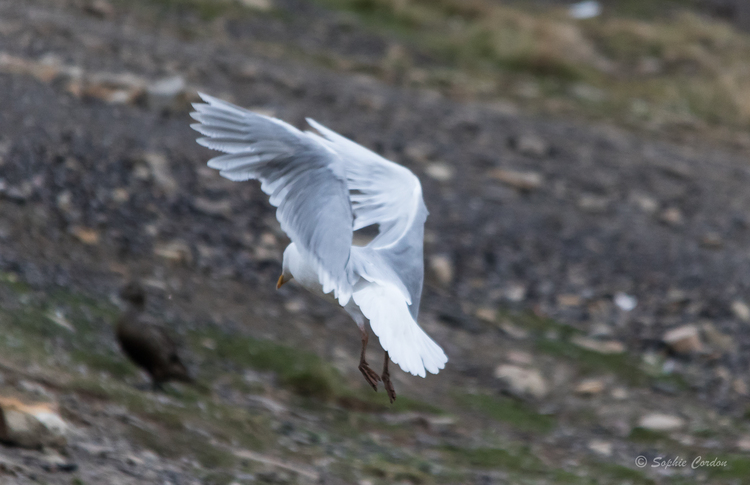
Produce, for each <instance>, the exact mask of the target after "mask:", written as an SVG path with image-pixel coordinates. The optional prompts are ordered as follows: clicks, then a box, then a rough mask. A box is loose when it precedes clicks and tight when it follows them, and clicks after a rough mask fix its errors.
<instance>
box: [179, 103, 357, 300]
mask: <svg viewBox="0 0 750 485" xmlns="http://www.w3.org/2000/svg"><path fill="white" fill-rule="evenodd" d="M200 96H201V98H202V99H203V101H205V104H203V103H196V104H193V107H194V108H195V112H193V113H191V114H190V115H191V116H192V117H193V118H194V119H195V120H196V121H198V123H196V124H193V125H191V127H192V128H193V129H194V130H196V131H198V132H200V133H201V134H203V135H205V138H199V139H198V143H200V144H201V145H203V146H205V147H208V148H211V149H214V150H219V151H223V152H226V153H227V155H222V156H218V157H216V158H213V159H211V160H210V161H209V162H208V166H209V167H211V168H215V169H218V170H220V172H219V173H220V174H221V175H222V176H223V177H226V178H228V179H229V180H234V181H243V180H249V179H257V180H260V181H261V189H262V190H263V192H265V193H266V194H268V195H270V202H271V204H272V205H274V206H275V207H277V208H278V209H277V211H276V218H277V219H278V220H279V223H280V224H281V228H282V229H283V230H284V232H286V233H287V235H288V236H289V238H290V239H291V240H292V241H294V243H295V244H296V245H297V248H298V249H299V250H300V252H301V253H302V255H303V257H305V258H306V259H310V260H311V261H314V262H315V263H316V266H317V268H316V269H317V272H318V275H319V277H320V283H321V284H322V286H323V291H324V292H325V293H328V292H330V291H334V295H335V296H336V297H337V298H338V299H339V302H340V303H341V305H345V304H346V302H347V301H348V300H349V298H350V296H351V276H350V272H349V270H348V266H349V264H348V263H349V257H350V250H351V247H352V221H353V212H352V205H351V201H350V200H349V189H348V187H347V179H346V173H345V171H344V168H343V164H342V161H341V159H340V157H339V155H338V154H337V153H336V152H335V151H333V150H331V149H330V148H329V147H327V146H326V145H325V144H324V143H321V139H320V138H319V137H316V136H312V135H311V134H308V133H304V132H301V131H299V130H297V129H296V128H294V127H293V126H291V125H289V124H287V123H284V122H283V121H281V120H278V119H275V118H270V117H267V116H263V115H260V114H257V113H253V112H252V111H249V110H246V109H243V108H240V107H238V106H235V105H233V104H231V103H227V102H225V101H221V100H219V99H216V98H213V97H211V96H207V95H205V94H201V95H200Z"/></svg>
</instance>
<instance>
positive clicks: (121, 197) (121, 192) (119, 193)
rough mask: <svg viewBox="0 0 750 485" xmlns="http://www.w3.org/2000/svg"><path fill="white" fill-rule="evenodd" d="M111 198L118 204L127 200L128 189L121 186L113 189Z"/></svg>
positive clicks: (128, 197)
mask: <svg viewBox="0 0 750 485" xmlns="http://www.w3.org/2000/svg"><path fill="white" fill-rule="evenodd" d="M112 200H114V201H115V202H117V203H118V204H122V203H123V202H127V201H128V200H130V192H128V189H125V188H122V187H119V188H117V189H114V190H113V191H112Z"/></svg>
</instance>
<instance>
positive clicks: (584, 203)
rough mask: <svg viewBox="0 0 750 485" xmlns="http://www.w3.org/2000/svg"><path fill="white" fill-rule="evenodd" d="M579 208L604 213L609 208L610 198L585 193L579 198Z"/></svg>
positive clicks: (593, 212) (592, 212)
mask: <svg viewBox="0 0 750 485" xmlns="http://www.w3.org/2000/svg"><path fill="white" fill-rule="evenodd" d="M578 208H579V209H581V210H582V211H584V212H588V213H590V214H602V213H604V212H606V211H607V209H608V208H609V198H607V197H602V196H599V195H591V194H585V195H582V196H581V197H580V198H579V199H578Z"/></svg>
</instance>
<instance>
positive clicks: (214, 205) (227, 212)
mask: <svg viewBox="0 0 750 485" xmlns="http://www.w3.org/2000/svg"><path fill="white" fill-rule="evenodd" d="M192 204H193V207H194V208H195V210H197V211H198V212H202V213H203V214H206V215H208V216H218V217H226V218H227V219H229V218H230V217H231V215H232V201H231V200H229V199H223V200H211V199H206V198H205V197H196V198H195V199H193V201H192Z"/></svg>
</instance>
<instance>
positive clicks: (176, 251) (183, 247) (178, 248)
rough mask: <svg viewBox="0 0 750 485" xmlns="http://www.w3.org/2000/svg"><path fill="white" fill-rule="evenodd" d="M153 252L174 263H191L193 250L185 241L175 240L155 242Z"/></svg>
mask: <svg viewBox="0 0 750 485" xmlns="http://www.w3.org/2000/svg"><path fill="white" fill-rule="evenodd" d="M154 254H155V255H157V256H160V257H162V258H164V259H168V260H170V261H173V262H175V263H183V264H188V265H189V264H192V262H193V252H192V251H191V250H190V246H188V244H187V243H186V242H185V241H180V240H175V241H169V242H165V243H157V244H156V245H155V246H154Z"/></svg>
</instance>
